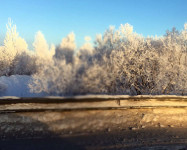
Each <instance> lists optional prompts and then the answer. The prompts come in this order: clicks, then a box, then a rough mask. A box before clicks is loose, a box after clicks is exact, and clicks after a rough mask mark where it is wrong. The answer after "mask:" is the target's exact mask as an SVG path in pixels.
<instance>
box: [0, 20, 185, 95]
mask: <svg viewBox="0 0 187 150" xmlns="http://www.w3.org/2000/svg"><path fill="white" fill-rule="evenodd" d="M7 29H8V30H7V34H6V37H5V40H4V45H2V46H1V48H0V53H1V54H0V57H1V58H0V66H1V67H0V75H1V76H2V75H12V74H20V75H22V74H26V75H32V77H33V80H32V81H31V82H30V84H29V87H30V89H31V91H33V92H46V93H48V94H50V95H60V96H62V95H80V94H123V95H126V94H127V95H145V94H153V95H155V94H158V95H160V94H176V95H187V24H185V25H184V29H183V30H182V31H180V32H179V31H177V30H176V29H175V28H173V29H172V30H171V31H167V32H166V34H165V35H164V36H162V37H146V38H145V37H143V36H141V35H140V34H137V33H135V32H133V27H132V26H131V25H129V24H125V25H121V26H120V27H119V29H115V28H114V27H110V28H109V29H108V30H106V31H105V32H104V34H103V35H97V36H96V39H95V43H94V46H93V47H92V44H91V43H90V42H89V40H86V42H85V44H84V45H83V46H82V47H81V48H79V49H77V48H76V44H75V35H74V34H73V33H70V34H69V35H68V36H67V37H65V38H64V39H63V40H62V42H61V44H59V45H58V46H56V47H55V46H53V45H52V46H50V47H49V45H48V44H47V42H46V40H45V38H44V36H43V34H42V33H41V32H38V33H37V34H36V37H35V41H34V43H33V47H34V50H33V51H29V50H28V48H27V43H26V42H25V41H24V39H22V38H20V37H19V35H18V33H17V32H16V27H15V26H12V24H11V23H9V25H8V26H7ZM86 39H89V38H86Z"/></svg>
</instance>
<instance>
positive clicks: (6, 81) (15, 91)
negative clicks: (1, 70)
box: [0, 75, 45, 97]
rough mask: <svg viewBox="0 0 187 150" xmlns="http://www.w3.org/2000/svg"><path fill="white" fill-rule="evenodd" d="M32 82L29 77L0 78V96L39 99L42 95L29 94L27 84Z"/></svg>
mask: <svg viewBox="0 0 187 150" xmlns="http://www.w3.org/2000/svg"><path fill="white" fill-rule="evenodd" d="M30 80H32V77H31V76H27V75H12V76H10V77H6V76H2V77H0V96H1V97H2V96H15V97H41V96H45V94H44V93H39V94H36V93H31V92H30V90H29V87H28V83H29V82H30Z"/></svg>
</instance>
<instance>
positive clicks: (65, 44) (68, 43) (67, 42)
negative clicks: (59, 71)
mask: <svg viewBox="0 0 187 150" xmlns="http://www.w3.org/2000/svg"><path fill="white" fill-rule="evenodd" d="M75 49H76V44H75V34H74V33H73V32H71V33H70V34H68V35H67V37H65V38H64V39H62V42H61V44H60V45H59V46H58V47H57V48H56V53H55V58H57V59H60V60H62V59H65V60H66V62H67V63H72V62H73V55H74V52H75Z"/></svg>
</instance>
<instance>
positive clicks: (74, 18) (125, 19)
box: [0, 0, 187, 46]
mask: <svg viewBox="0 0 187 150" xmlns="http://www.w3.org/2000/svg"><path fill="white" fill-rule="evenodd" d="M186 6H187V0H1V2H0V40H1V42H0V43H2V39H3V37H4V35H5V32H6V23H7V22H8V18H11V19H12V20H13V22H14V23H15V24H16V25H17V30H18V32H19V34H20V36H21V37H23V38H24V39H25V40H26V41H27V42H28V43H29V44H30V45H31V43H32V42H33V40H34V36H35V33H36V32H37V31H38V30H40V31H42V33H43V34H44V35H45V38H46V39H47V41H48V43H54V44H58V43H60V42H61V39H62V38H63V37H65V36H66V35H67V34H68V33H69V32H71V31H73V32H74V33H75V34H76V41H77V44H78V45H79V46H80V45H81V44H82V43H83V42H84V37H85V36H91V37H92V38H93V39H94V38H95V35H96V34H98V33H103V32H104V31H105V30H106V29H107V28H108V27H109V26H110V25H114V26H116V28H118V27H119V25H120V24H125V23H129V24H131V25H133V26H134V30H135V31H136V32H138V33H140V34H143V35H144V36H147V35H158V36H160V35H163V34H164V33H165V31H166V29H171V28H172V27H173V26H175V27H177V29H179V30H181V29H182V28H183V25H184V23H185V22H187V8H186Z"/></svg>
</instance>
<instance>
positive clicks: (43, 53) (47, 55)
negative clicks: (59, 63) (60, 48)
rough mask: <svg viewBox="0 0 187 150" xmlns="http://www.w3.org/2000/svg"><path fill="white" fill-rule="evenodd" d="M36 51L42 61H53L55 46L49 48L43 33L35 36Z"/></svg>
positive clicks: (39, 32)
mask: <svg viewBox="0 0 187 150" xmlns="http://www.w3.org/2000/svg"><path fill="white" fill-rule="evenodd" d="M33 47H34V51H35V53H36V55H37V56H38V57H40V58H41V59H52V57H53V56H54V54H55V46H54V45H53V44H52V45H51V47H50V48H49V45H48V44H47V41H46V39H45V37H44V35H43V34H42V32H41V31H38V32H37V33H36V35H35V40H34V43H33Z"/></svg>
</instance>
